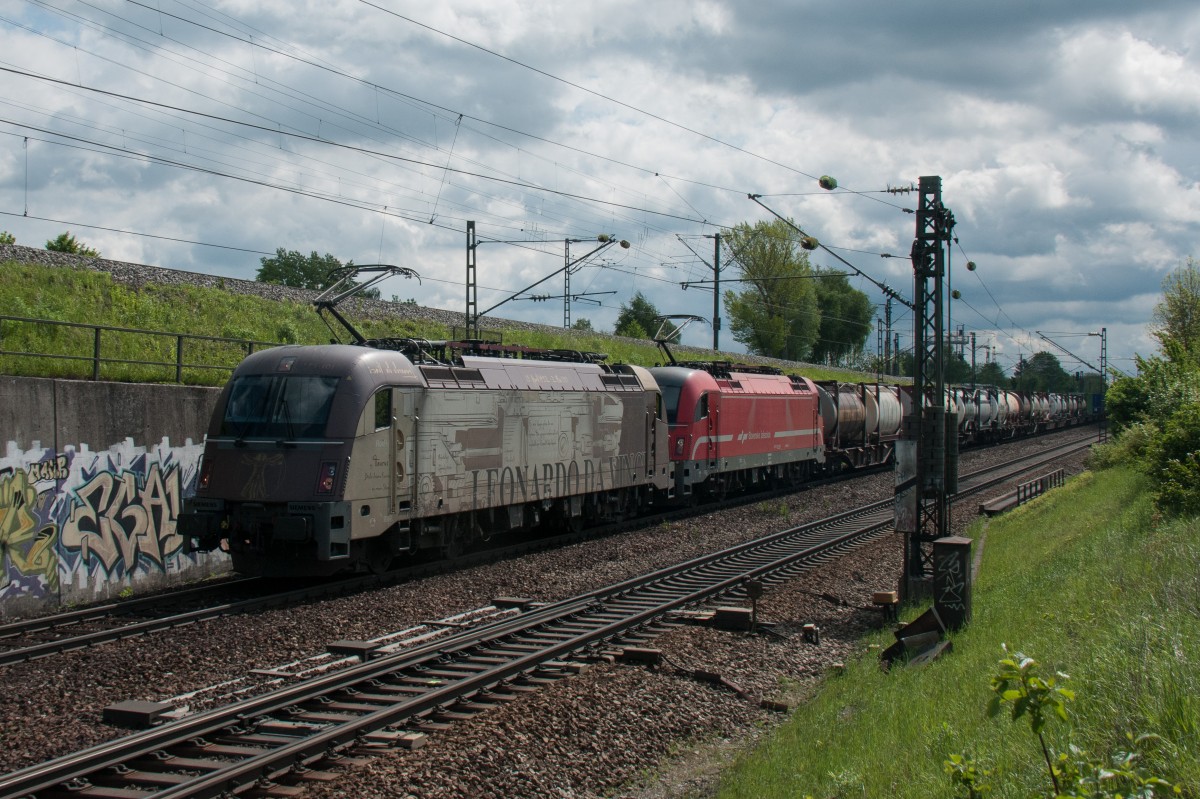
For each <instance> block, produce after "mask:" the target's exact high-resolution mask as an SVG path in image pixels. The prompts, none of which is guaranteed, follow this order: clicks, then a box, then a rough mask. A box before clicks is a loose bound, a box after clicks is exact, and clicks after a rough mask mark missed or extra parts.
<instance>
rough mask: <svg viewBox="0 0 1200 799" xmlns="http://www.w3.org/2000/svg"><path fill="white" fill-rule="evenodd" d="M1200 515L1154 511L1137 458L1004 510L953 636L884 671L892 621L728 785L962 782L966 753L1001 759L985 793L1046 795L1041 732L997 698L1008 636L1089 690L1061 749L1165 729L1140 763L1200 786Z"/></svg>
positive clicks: (942, 787) (1056, 743)
mask: <svg viewBox="0 0 1200 799" xmlns="http://www.w3.org/2000/svg"><path fill="white" fill-rule="evenodd" d="M982 531H983V529H982V523H979V524H978V525H977V526H976V528H975V529H974V531H973V533H972V535H973V537H975V538H976V541H977V543H976V546H979V544H978V540H979V535H980V533H981V532H982ZM1198 532H1200V520H1197V519H1195V518H1191V519H1177V520H1174V521H1170V522H1168V523H1165V524H1161V525H1159V526H1156V525H1155V513H1154V509H1153V504H1152V498H1151V490H1150V481H1149V480H1148V479H1147V477H1146V476H1145V475H1144V474H1141V473H1139V472H1137V471H1135V470H1133V469H1129V468H1113V469H1109V470H1106V471H1104V472H1100V473H1090V472H1089V473H1085V474H1084V475H1082V476H1080V477H1078V478H1076V479H1074V480H1072V481H1071V482H1069V483H1068V485H1067V486H1066V487H1064V488H1063V489H1061V490H1058V491H1054V492H1051V493H1050V494H1047V495H1045V496H1044V497H1042V498H1040V499H1038V500H1035V501H1034V502H1032V503H1030V504H1028V505H1025V506H1022V507H1021V508H1018V509H1017V510H1016V511H1014V512H1013V513H1011V514H1009V515H1007V516H1005V517H1001V518H1000V519H999V520H993V521H992V522H990V525H989V526H988V527H987V529H986V541H985V548H984V551H983V558H982V568H981V572H980V574H979V575H978V578H977V580H976V583H975V593H974V598H973V599H974V602H973V618H972V621H971V623H970V624H969V625H968V626H967V627H966V628H964V629H963V630H961V631H959V632H958V633H955V634H953V635H952V641H953V645H954V646H953V650H952V651H951V652H949V653H947V654H945V655H943V656H942V657H941V658H939V659H938V660H936V661H934V662H933V663H931V664H929V665H927V666H925V667H924V668H919V669H918V668H905V667H899V666H898V667H895V668H893V669H892V670H891V671H890V672H884V671H882V670H881V669H880V668H879V665H878V660H877V653H876V652H869V651H865V645H866V644H867V643H876V644H881V645H884V646H886V645H888V644H890V643H891V642H892V641H893V640H894V639H893V638H892V636H891V634H890V632H881V633H880V634H879V635H878V636H877V637H876V638H874V639H872V640H871V641H868V642H864V653H863V656H862V657H861V658H859V659H858V660H856V661H854V662H852V663H850V664H849V668H848V669H847V672H846V673H845V675H844V676H841V677H830V678H828V679H827V680H826V682H825V684H824V687H823V690H822V691H821V692H820V693H819V694H818V696H817V697H816V698H815V699H814V700H813V701H812V702H811V703H810V704H808V705H805V706H803V707H801V708H799V709H798V710H797V711H796V712H795V714H794V715H793V718H792V719H791V720H790V721H789V722H788V723H787V724H786V725H785V726H784V727H782V728H781V729H780V730H779V731H778V732H777V734H775V735H773V736H772V737H771V738H770V740H769V741H768V742H766V743H765V744H764V745H762V746H761V747H759V748H758V749H757V750H755V751H754V752H752V753H750V754H748V755H746V756H744V757H743V758H741V759H740V761H739V762H738V764H737V765H736V767H735V768H733V769H732V770H731V771H730V772H729V773H728V774H727V775H726V777H725V779H724V780H723V782H722V788H721V791H720V797H722V799H735V798H738V799H740V797H785V796H786V797H803V796H806V795H811V796H815V797H839V798H841V799H849V798H850V797H870V798H871V799H875V798H876V797H914V798H915V797H921V799H927V798H928V797H952V796H956V795H959V794H956V788H955V784H954V783H953V782H952V781H951V779H950V778H949V777H948V776H947V774H946V773H945V772H944V770H943V769H944V764H945V763H946V762H947V761H951V757H952V756H953V755H965V756H966V757H968V758H969V760H970V763H972V764H975V765H976V766H978V767H979V768H982V769H986V770H987V771H989V772H990V777H989V778H988V780H989V782H990V783H991V785H992V789H991V792H990V793H989V794H988V796H990V797H1004V798H1005V799H1007V798H1008V797H1021V799H1025V798H1026V797H1036V796H1049V795H1050V788H1049V783H1048V780H1047V774H1046V763H1045V760H1044V757H1043V753H1042V751H1041V749H1040V748H1039V745H1038V743H1037V741H1035V740H1032V739H1031V737H1030V735H1029V733H1028V730H1024V729H1021V728H1019V727H1018V726H1017V725H1014V724H1012V723H1011V722H1010V721H1009V720H1008V719H1007V718H994V717H990V716H989V715H988V713H987V704H988V700H989V698H990V694H991V692H990V690H989V684H990V683H989V680H990V678H991V677H992V676H993V675H994V674H995V673H996V662H997V657H998V655H999V654H1000V652H1001V651H1002V650H1001V645H1002V644H1003V643H1005V642H1008V643H1009V644H1010V645H1012V646H1016V647H1019V648H1020V650H1021V651H1024V652H1029V653H1036V654H1037V657H1038V660H1039V661H1040V662H1041V667H1042V669H1043V672H1044V673H1046V674H1054V673H1056V672H1064V673H1066V674H1069V675H1070V678H1071V680H1070V681H1071V686H1072V688H1073V689H1074V691H1076V693H1077V694H1078V697H1079V698H1078V699H1077V700H1076V701H1074V702H1073V703H1072V707H1071V717H1070V719H1071V721H1070V724H1065V723H1064V724H1056V725H1054V726H1053V728H1051V727H1047V728H1046V729H1045V730H1044V734H1045V736H1046V741H1047V745H1048V747H1049V748H1050V749H1051V750H1053V751H1054V752H1068V751H1070V747H1071V746H1072V745H1074V746H1077V747H1079V748H1080V749H1082V750H1084V751H1086V752H1088V753H1091V755H1092V756H1093V757H1096V758H1099V759H1101V760H1103V759H1105V758H1106V757H1108V756H1109V755H1111V754H1113V753H1118V752H1121V751H1126V750H1127V749H1128V748H1129V746H1130V740H1131V739H1130V737H1129V736H1142V735H1151V736H1155V737H1153V738H1151V739H1146V740H1149V741H1152V743H1149V744H1147V745H1146V746H1145V748H1144V749H1143V751H1142V752H1141V760H1140V761H1139V762H1140V765H1141V766H1142V767H1144V768H1145V769H1146V770H1147V771H1148V772H1149V773H1153V774H1155V775H1157V776H1159V777H1162V778H1163V779H1165V780H1166V781H1167V782H1169V783H1172V784H1179V785H1181V786H1182V790H1183V795H1185V796H1200V754H1198V753H1200V536H1198V535H1197V533H1198ZM921 610H923V608H912V609H910V610H909V613H910V615H915V614H916V613H918V612H920V611H921ZM951 762H952V761H951ZM1154 795H1161V796H1167V795H1171V792H1170V791H1167V790H1163V791H1162V792H1161V793H1156V794H1154Z"/></svg>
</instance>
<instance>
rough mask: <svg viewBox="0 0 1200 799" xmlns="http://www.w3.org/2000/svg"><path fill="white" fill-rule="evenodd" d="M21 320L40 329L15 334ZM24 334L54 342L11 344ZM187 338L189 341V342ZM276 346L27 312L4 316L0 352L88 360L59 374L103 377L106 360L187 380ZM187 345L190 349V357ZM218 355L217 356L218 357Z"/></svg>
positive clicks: (0, 321)
mask: <svg viewBox="0 0 1200 799" xmlns="http://www.w3.org/2000/svg"><path fill="white" fill-rule="evenodd" d="M19 325H34V326H37V327H35V331H37V332H38V333H40V335H35V336H24V337H22V336H19V335H15V334H14V330H15V328H16V326H19ZM38 328H40V330H38ZM64 329H66V330H70V331H76V330H78V331H87V332H88V333H90V335H70V334H68V335H65V336H64V335H62V334H61V331H63V330H64ZM106 335H107V337H106ZM128 336H135V337H138V339H140V340H137V339H135V340H134V341H133V342H132V344H131V343H130V341H129V340H128V339H127V338H124V337H128ZM22 340H24V341H33V342H37V341H42V342H53V343H54V344H55V345H56V346H50V344H49V343H44V344H41V345H40V349H33V348H24V349H10V343H11V342H14V341H15V342H16V343H18V344H19V343H21V341H22ZM189 344H190V345H191V346H190V347H188V346H187V345H189ZM32 346H36V345H31V347H32ZM274 346H278V342H270V341H254V340H252V339H241V338H226V337H222V336H203V335H197V334H192V333H171V332H167V331H164V330H146V329H141V328H133V327H114V326H111V325H93V324H87V323H85V322H62V321H57V320H53V319H35V318H31V317H25V316H0V356H9V357H14V358H32V359H37V360H40V361H41V360H44V359H50V360H54V361H62V362H67V363H70V364H79V363H86V364H89V365H90V368H88V369H68V370H67V372H68V373H67V374H60V375H54V376H57V377H84V376H85V374H86V377H85V379H90V380H100V379H101V367H102V366H105V365H117V364H119V365H123V366H126V367H149V368H150V369H155V370H156V369H162V370H164V371H166V372H167V373H171V372H173V374H174V381H175V382H176V383H183V382H184V379H183V378H184V372H185V370H201V371H204V370H211V371H222V372H231V371H233V369H234V368H235V367H236V366H237V364H238V363H240V362H241V360H242V359H243V358H245V357H246V356H248V355H250V354H251V353H253V352H254V350H255V348H256V347H258V348H262V347H274ZM122 347H123V349H122ZM86 348H90V352H88V353H86V354H84V353H81V352H80V350H83V349H86ZM113 350H116V352H113ZM106 351H107V352H108V354H106ZM145 351H148V352H149V353H150V357H136V356H137V355H138V354H140V353H141V352H145ZM185 351H187V352H188V355H187V356H186V358H185V355H184V353H185ZM168 352H169V353H170V354H169V356H168V358H169V359H163V358H162V357H161V356H159V357H158V358H155V357H154V356H155V355H157V354H158V353H163V354H166V353H168ZM193 353H194V354H193ZM122 356H128V357H122ZM205 356H208V360H204V361H198V362H192V361H191V360H188V359H192V358H197V357H199V358H204V357H205ZM214 361H217V362H215V363H214ZM44 371H45V370H44V369H39V370H38V372H39V374H41V373H44Z"/></svg>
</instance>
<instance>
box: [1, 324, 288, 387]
mask: <svg viewBox="0 0 1200 799" xmlns="http://www.w3.org/2000/svg"><path fill="white" fill-rule="evenodd" d="M3 322H18V323H25V324H35V325H52V326H58V327H68V328H78V329H83V330H90V331H92V353H91V354H90V355H64V354H61V353H52V352H27V351H23V350H10V349H7V348H4V347H3V341H4V338H5V337H4V335H3V332H2V328H0V356H3V355H11V356H15V357H19V358H51V359H57V360H66V361H86V362H89V363H91V365H92V368H91V375H90V379H91V380H99V379H100V366H101V364H124V365H127V366H161V367H167V368H171V367H173V368H174V370H175V382H176V383H183V371H184V370H185V369H212V370H224V371H226V372H232V371H233V369H234V368H235V366H224V365H220V364H212V363H189V362H186V361H184V357H183V353H184V343H185V342H187V341H209V342H215V343H219V344H236V345H237V346H239V347H240V348H242V349H243V350H244V351H245V353H246V355H247V356H248V355H250V354H251V353H253V352H254V349H255V347H259V348H262V347H276V346H279V342H272V341H255V340H253V339H242V338H226V337H223V336H204V335H198V334H193V333H173V332H168V331H165V330H146V329H142V328H135V327H115V326H113V325H94V324H88V323H86V322H63V321H59V320H56V319H36V318H32V317H26V316H3V315H0V323H3ZM103 333H132V334H137V335H143V336H154V337H168V338H173V339H174V340H175V342H174V346H173V349H174V358H173V360H170V361H148V360H138V359H133V358H107V357H104V356H103V355H101V351H100V345H101V340H102V334H103Z"/></svg>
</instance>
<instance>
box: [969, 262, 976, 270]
mask: <svg viewBox="0 0 1200 799" xmlns="http://www.w3.org/2000/svg"><path fill="white" fill-rule="evenodd" d="M967 271H968V272H974V271H975V262H974V261H967Z"/></svg>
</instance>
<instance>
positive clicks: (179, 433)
mask: <svg viewBox="0 0 1200 799" xmlns="http://www.w3.org/2000/svg"><path fill="white" fill-rule="evenodd" d="M219 393H220V390H219V389H214V388H199V387H194V386H167V385H150V384H126V383H92V382H87V381H80V380H54V379H46V378H24V377H0V442H2V446H3V448H4V452H3V455H2V456H0V615H4V616H11V615H23V614H26V613H29V612H32V611H43V610H48V609H52V608H53V607H55V606H58V605H64V604H69V603H80V602H92V601H96V600H100V599H105V598H110V597H113V596H116V595H119V594H124V593H128V592H133V593H142V592H144V591H148V590H153V589H157V588H161V587H163V586H165V585H170V584H174V583H179V582H185V581H190V580H196V579H201V578H204V577H208V576H210V575H213V574H218V573H221V572H225V571H228V569H229V560H228V557H227V556H225V555H224V554H222V553H219V552H216V553H196V554H189V553H186V552H184V551H183V544H184V542H183V539H182V538H181V537H179V536H178V535H177V534H176V532H175V524H176V520H177V519H178V515H179V510H180V506H181V504H182V500H183V498H184V497H185V496H191V495H192V493H194V492H195V486H196V477H197V468H198V465H199V461H200V455H201V453H202V452H203V441H204V433H205V431H206V430H207V428H208V419H209V416H210V415H211V413H212V408H213V405H214V404H215V403H216V400H217V396H218V394H219Z"/></svg>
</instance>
